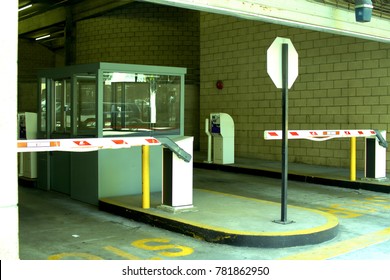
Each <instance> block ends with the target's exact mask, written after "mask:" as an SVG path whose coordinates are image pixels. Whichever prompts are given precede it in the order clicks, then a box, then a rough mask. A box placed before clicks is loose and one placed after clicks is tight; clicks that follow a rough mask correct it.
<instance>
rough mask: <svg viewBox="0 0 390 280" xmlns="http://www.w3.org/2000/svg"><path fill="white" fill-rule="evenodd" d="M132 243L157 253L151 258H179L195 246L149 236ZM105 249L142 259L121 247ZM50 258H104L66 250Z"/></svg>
mask: <svg viewBox="0 0 390 280" xmlns="http://www.w3.org/2000/svg"><path fill="white" fill-rule="evenodd" d="M131 245H132V246H133V247H135V248H138V249H142V250H146V251H153V252H156V253H157V256H153V257H151V258H150V259H151V260H158V259H161V258H160V257H159V256H163V257H169V258H177V257H183V256H188V255H191V254H192V253H193V252H194V249H193V248H190V247H187V246H183V245H178V244H172V243H171V240H169V239H165V238H148V239H140V240H136V241H134V242H132V243H131ZM103 249H104V250H105V251H108V252H110V253H113V254H115V255H116V256H119V257H121V258H124V259H128V260H140V259H141V258H140V257H138V256H136V255H134V254H131V253H129V252H126V251H124V250H121V249H119V248H116V247H113V246H105V247H103ZM48 259H49V260H65V259H72V260H103V258H102V257H100V256H97V255H93V254H89V253H80V252H65V253H60V254H55V255H51V256H49V258H48Z"/></svg>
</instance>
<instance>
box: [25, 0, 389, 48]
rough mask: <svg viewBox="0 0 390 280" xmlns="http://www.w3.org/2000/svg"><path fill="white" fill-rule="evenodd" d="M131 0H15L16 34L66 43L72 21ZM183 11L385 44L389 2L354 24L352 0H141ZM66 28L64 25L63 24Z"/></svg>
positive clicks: (383, 0) (378, 3)
mask: <svg viewBox="0 0 390 280" xmlns="http://www.w3.org/2000/svg"><path fill="white" fill-rule="evenodd" d="M132 2H135V1H134V0H19V9H20V8H22V7H25V6H26V5H29V4H32V6H31V7H30V8H28V9H25V10H22V11H19V37H20V38H26V39H30V40H36V38H39V37H41V36H44V35H49V34H50V37H48V38H46V39H43V40H39V43H41V44H43V45H45V46H47V47H49V48H51V49H53V50H56V49H62V48H64V45H65V38H66V30H70V29H69V28H71V26H72V24H73V23H74V22H76V21H79V20H82V19H85V18H90V17H94V16H98V15H101V14H104V13H107V12H108V11H110V10H112V9H116V8H120V7H122V6H125V5H130V4H131V3H132ZM138 2H151V3H155V4H164V5H170V6H176V7H182V8H187V9H194V10H200V11H207V12H212V13H220V14H226V15H232V16H237V17H242V18H248V19H252V20H260V21H265V22H271V23H275V24H282V25H288V26H293V27H298V28H306V29H314V30H318V31H323V32H330V33H336V34H342V35H346V36H353V37H360V38H364V39H369V40H375V41H381V42H386V43H390V32H389V30H390V0H373V3H374V12H373V19H372V21H371V22H369V23H356V22H355V18H354V2H355V0H288V1H286V0H272V1H269V0H144V1H138ZM67 27H68V28H67Z"/></svg>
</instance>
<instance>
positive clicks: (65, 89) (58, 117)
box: [52, 79, 71, 133]
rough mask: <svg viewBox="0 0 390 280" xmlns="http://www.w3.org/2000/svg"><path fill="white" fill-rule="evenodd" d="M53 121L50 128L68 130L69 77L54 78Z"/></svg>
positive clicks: (60, 130) (58, 130)
mask: <svg viewBox="0 0 390 280" xmlns="http://www.w3.org/2000/svg"><path fill="white" fill-rule="evenodd" d="M53 86H54V98H53V102H54V104H53V106H52V108H54V118H53V119H54V121H53V125H54V127H52V130H53V131H55V132H59V133H68V132H70V127H71V91H70V79H63V80H54V85H53Z"/></svg>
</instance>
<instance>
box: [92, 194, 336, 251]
mask: <svg viewBox="0 0 390 280" xmlns="http://www.w3.org/2000/svg"><path fill="white" fill-rule="evenodd" d="M141 201H142V199H141V196H140V195H135V196H119V197H110V198H102V199H100V201H99V207H100V209H101V210H104V211H108V212H112V213H115V214H119V215H121V216H125V217H128V218H131V219H133V220H136V221H140V222H144V223H148V224H151V225H153V226H157V227H161V228H164V229H168V230H171V231H175V232H179V233H183V234H186V235H189V236H192V237H194V238H198V239H203V240H205V241H208V242H214V243H221V244H229V245H235V246H249V247H264V248H283V247H291V246H302V245H309V244H318V243H321V242H325V241H328V240H330V239H332V238H334V237H335V236H336V235H337V232H338V219H337V218H336V217H335V216H333V215H331V214H328V213H325V212H321V211H318V210H313V209H307V208H302V207H296V206H290V205H289V206H288V215H291V217H294V221H293V222H292V223H289V224H280V223H276V222H274V221H275V220H280V213H281V209H280V208H281V206H280V204H279V203H275V202H269V201H265V200H259V199H252V198H247V197H242V196H236V195H230V194H224V193H219V192H214V191H209V190H202V189H194V206H195V207H194V208H192V209H186V210H185V211H177V212H175V211H165V210H163V209H162V208H160V207H159V206H160V205H161V193H152V194H151V208H150V209H143V208H142V207H141Z"/></svg>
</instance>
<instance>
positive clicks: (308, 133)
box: [264, 129, 376, 141]
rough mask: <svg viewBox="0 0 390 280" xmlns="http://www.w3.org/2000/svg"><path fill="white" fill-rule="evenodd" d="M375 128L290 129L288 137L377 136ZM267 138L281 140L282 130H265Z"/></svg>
mask: <svg viewBox="0 0 390 280" xmlns="http://www.w3.org/2000/svg"><path fill="white" fill-rule="evenodd" d="M375 135H376V132H375V130H371V129H366V130H363V129H361V130H289V131H288V139H307V140H313V141H324V140H329V139H332V138H342V137H372V136H375ZM264 139H265V140H281V139H282V131H281V130H265V131H264Z"/></svg>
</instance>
